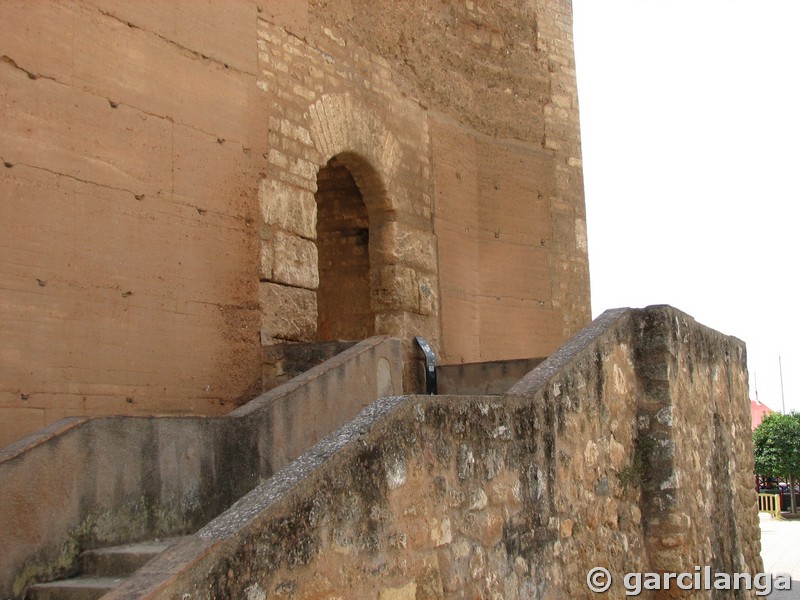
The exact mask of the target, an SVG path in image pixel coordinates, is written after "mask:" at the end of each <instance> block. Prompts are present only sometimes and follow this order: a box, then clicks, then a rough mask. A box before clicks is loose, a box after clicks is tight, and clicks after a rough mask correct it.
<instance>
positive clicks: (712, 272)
mask: <svg viewBox="0 0 800 600" xmlns="http://www.w3.org/2000/svg"><path fill="white" fill-rule="evenodd" d="M573 11H574V21H575V29H574V32H575V55H576V63H577V72H578V97H579V102H580V111H581V136H582V145H583V167H584V180H585V188H586V209H587V214H588V216H587V219H588V229H589V266H590V270H591V278H592V308H593V314H594V315H595V316H596V315H598V314H600V313H601V312H602V311H603V310H605V309H607V308H613V307H618V306H637V307H640V306H647V305H650V304H670V305H672V306H674V307H676V308H679V309H681V310H683V311H685V312H687V313H689V314H690V315H692V316H693V317H695V319H697V320H698V321H699V322H700V323H703V324H705V325H708V326H710V327H713V328H715V329H718V330H720V331H722V332H723V333H726V334H729V335H733V336H736V337H738V338H740V339H742V340H744V341H745V342H746V343H747V350H748V363H749V370H750V389H751V390H753V388H754V383H755V380H756V379H757V381H758V397H759V399H760V400H761V401H762V402H764V403H765V404H767V405H768V406H770V407H771V408H773V409H775V410H778V411H780V410H781V385H780V376H779V371H778V356H780V357H781V361H782V365H783V386H784V394H785V399H786V410H787V412H788V411H789V410H800V349H798V344H800V327H798V312H799V311H800V302H798V293H797V290H798V267H797V262H798V261H797V259H798V256H799V255H800V252H799V251H798V238H799V237H800V236H798V235H797V234H796V230H797V229H798V228H799V227H800V223H799V222H798V221H800V219H798V217H800V208H798V201H800V190H798V186H800V181H798V174H800V90H798V87H800V75H798V73H800V33H798V31H799V28H800V0H764V1H762V2H752V1H748V2H745V1H742V0H726V1H723V0H573Z"/></svg>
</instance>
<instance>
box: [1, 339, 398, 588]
mask: <svg viewBox="0 0 800 600" xmlns="http://www.w3.org/2000/svg"><path fill="white" fill-rule="evenodd" d="M402 380H403V361H402V346H401V344H400V342H399V341H398V340H396V339H389V338H383V337H377V338H371V339H369V340H366V341H364V342H361V343H359V344H357V345H356V346H353V347H352V348H349V349H348V350H346V351H344V352H343V353H341V354H339V355H337V356H335V357H333V358H331V359H329V360H327V361H325V362H324V363H322V364H320V365H318V366H316V367H314V368H312V369H311V370H309V371H307V372H306V373H304V374H303V375H301V376H299V377H296V378H294V379H293V380H291V381H290V382H288V383H285V384H283V385H281V386H279V387H277V388H275V389H273V390H271V391H269V392H267V393H265V394H263V395H261V396H259V397H257V398H255V399H254V400H252V401H251V402H249V403H248V404H246V405H244V406H242V407H240V408H239V409H237V410H236V411H233V412H232V413H230V414H229V415H226V416H224V417H150V418H148V417H101V418H94V419H89V418H85V417H84V418H72V419H66V420H64V421H60V422H58V423H56V424H54V425H52V426H50V427H49V428H47V429H45V430H43V431H41V432H39V433H37V434H35V435H33V436H30V437H28V438H26V439H23V440H21V441H20V442H18V443H16V444H14V445H11V446H9V447H7V448H5V449H3V450H2V451H0V507H2V508H0V597H2V598H9V597H14V598H20V597H22V593H23V592H24V589H25V587H26V586H27V585H28V584H30V583H33V582H36V581H49V580H53V579H58V578H59V577H60V576H63V575H65V574H68V573H70V572H72V571H73V570H74V569H75V568H76V567H77V561H78V558H79V553H80V551H82V550H85V549H87V548H95V547H98V546H105V545H113V544H119V543H128V542H132V541H140V540H148V539H153V538H163V537H169V536H174V535H179V534H185V533H190V532H193V531H196V530H197V529H198V528H199V527H201V526H202V525H204V524H205V523H207V522H208V521H209V520H210V519H212V518H213V517H215V516H216V515H218V514H219V513H220V512H222V511H223V510H224V509H225V508H227V507H228V506H230V505H231V504H232V503H233V502H234V501H235V500H237V499H238V498H240V497H241V496H242V495H243V494H245V493H246V492H247V491H249V490H250V489H252V488H253V487H255V486H256V485H257V484H258V483H259V482H261V481H264V480H265V479H266V478H268V477H269V476H270V475H272V474H273V473H275V472H277V471H278V470H280V469H281V468H283V467H285V466H286V465H287V464H289V463H290V462H291V461H292V460H294V459H295V458H297V457H298V456H299V455H300V454H302V453H303V452H305V451H306V450H307V449H308V448H309V447H311V446H313V445H314V444H315V443H316V442H318V441H319V440H320V439H322V438H324V437H325V436H327V435H329V434H330V433H331V432H332V431H335V430H336V429H337V428H339V427H341V426H342V425H343V424H345V423H347V421H348V420H350V419H351V418H352V417H353V416H355V415H356V414H357V413H358V412H359V411H360V410H361V409H363V408H364V407H365V406H366V405H368V404H369V403H370V402H372V401H373V400H375V398H378V397H379V396H382V395H392V394H398V393H402V390H403V388H402Z"/></svg>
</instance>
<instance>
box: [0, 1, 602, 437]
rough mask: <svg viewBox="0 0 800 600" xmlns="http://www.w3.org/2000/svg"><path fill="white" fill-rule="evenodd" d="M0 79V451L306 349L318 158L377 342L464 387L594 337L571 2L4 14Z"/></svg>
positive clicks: (253, 370) (21, 5) (6, 9)
mask: <svg viewBox="0 0 800 600" xmlns="http://www.w3.org/2000/svg"><path fill="white" fill-rule="evenodd" d="M0 78H2V85H0V90H1V91H0V96H1V97H2V102H0V125H2V126H1V127H0V158H2V162H3V165H4V166H2V167H0V178H2V183H0V195H2V202H1V203H0V237H1V238H2V239H3V240H4V243H3V258H2V260H1V261H0V277H2V279H3V282H4V284H3V286H2V289H0V330H2V342H0V356H1V357H2V360H0V445H3V444H5V443H8V442H11V441H13V440H15V439H18V438H19V437H21V436H22V435H24V434H26V433H28V432H30V431H33V430H35V429H37V428H39V427H42V426H44V425H45V424H47V423H51V422H53V421H55V420H58V419H60V418H63V417H65V416H71V415H83V414H88V415H101V414H150V413H165V412H168V413H182V414H190V413H191V414H220V413H225V412H227V411H229V410H230V409H231V408H233V407H234V406H236V405H238V404H240V403H241V402H243V401H245V400H246V399H249V398H251V397H253V396H254V395H255V394H256V393H257V392H258V391H259V389H260V387H261V376H262V373H261V364H262V344H272V343H276V342H285V341H308V340H314V339H315V336H316V334H317V332H316V329H317V316H316V312H317V305H316V300H317V296H316V289H317V286H318V285H319V271H318V269H317V246H316V240H315V238H316V231H317V229H316V227H317V207H316V201H315V198H314V194H315V191H316V189H317V174H318V172H319V171H320V169H322V168H323V167H324V166H325V165H326V164H327V163H328V161H329V160H330V159H332V158H334V157H335V158H336V159H337V161H338V162H339V163H341V164H343V165H345V166H346V167H347V169H348V170H349V171H350V173H351V174H352V176H353V178H354V180H355V182H356V184H357V186H358V188H359V191H360V193H361V195H362V196H363V203H364V205H365V206H366V210H367V212H368V214H369V237H368V239H369V260H370V270H369V284H368V289H369V296H370V297H369V306H370V309H371V312H372V319H373V320H372V321H371V322H370V323H368V325H369V327H370V328H372V329H373V331H372V333H375V334H388V335H392V336H397V337H400V338H402V339H403V340H404V341H405V342H406V343H407V349H408V351H409V352H410V351H411V348H410V339H411V337H412V336H414V335H423V336H425V337H426V338H427V339H428V340H429V341H430V342H431V343H432V345H433V347H434V349H435V350H436V351H437V353H438V354H439V357H440V360H441V362H444V363H459V362H472V361H479V360H481V361H483V360H497V359H505V358H520V357H530V356H544V355H547V354H549V353H550V352H552V351H553V350H555V349H556V348H557V347H558V346H559V345H560V344H561V343H563V342H564V341H565V340H566V339H567V338H568V337H569V336H570V335H571V334H572V333H574V332H575V331H576V330H577V329H579V328H580V326H582V325H584V324H585V323H586V322H588V320H589V289H588V264H587V258H586V248H587V246H586V225H585V212H584V207H583V192H582V180H581V162H580V140H579V132H578V114H577V100H576V94H575V89H576V88H575V72H574V65H573V59H572V41H571V9H570V4H569V2H566V1H561V0H551V1H547V2H544V1H540V2H535V3H531V2H526V3H523V2H516V1H512V0H504V1H502V2H472V1H465V2H452V3H445V4H442V3H440V2H434V1H433V0H430V1H427V2H390V1H389V0H381V1H378V2H367V1H346V0H332V1H323V0H316V1H310V2H306V1H303V0H294V1H292V2H282V1H281V2H279V1H277V0H236V1H233V2H225V3H223V4H219V3H212V4H210V5H203V4H202V3H197V2H165V3H160V2H158V3H156V2H152V3H150V2H146V3H129V2H118V1H116V0H81V1H78V2H70V3H66V2H58V1H55V0H54V1H52V2H36V3H29V2H22V1H9V2H4V3H2V6H0ZM520 331H524V332H526V335H524V336H523V335H519V332H520Z"/></svg>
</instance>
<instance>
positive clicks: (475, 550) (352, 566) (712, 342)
mask: <svg viewBox="0 0 800 600" xmlns="http://www.w3.org/2000/svg"><path fill="white" fill-rule="evenodd" d="M747 405H748V402H747V375H746V368H745V356H744V346H743V344H742V343H741V342H740V341H739V340H736V339H734V338H730V337H726V336H723V335H721V334H719V333H717V332H714V331H712V330H709V329H707V328H705V327H703V326H701V325H698V324H697V323H695V322H694V321H693V320H692V319H691V317H689V316H687V315H685V314H683V313H680V312H679V311H676V310H674V309H671V308H669V307H654V308H649V309H645V310H630V309H621V310H617V311H608V312H607V313H605V314H604V315H603V316H601V317H600V318H599V319H597V320H596V321H595V322H594V323H593V324H592V325H591V326H590V327H587V328H586V329H584V330H582V331H581V332H580V333H579V334H578V335H577V336H575V337H574V338H573V339H572V340H571V341H570V342H569V343H568V344H567V345H566V346H564V347H563V348H562V349H561V350H559V351H558V352H557V353H556V354H554V355H553V356H551V357H550V358H549V359H548V360H546V361H545V362H544V363H542V364H541V365H540V366H539V367H537V368H536V369H535V370H534V371H532V372H531V373H530V374H528V375H527V376H526V377H525V378H523V379H522V380H521V381H520V382H519V383H518V384H517V385H515V386H514V387H513V388H512V389H511V390H510V392H509V393H508V394H506V395H504V396H499V397H474V396H472V397H470V396H442V397H434V396H428V397H421V396H413V397H406V398H386V399H383V400H381V401H379V402H376V403H375V404H373V405H372V406H370V407H369V408H368V409H367V410H365V411H364V412H362V413H361V414H360V415H359V416H358V417H357V418H356V419H354V420H353V421H352V422H350V423H349V424H348V425H347V426H345V427H344V428H342V429H340V430H339V431H338V432H337V433H336V434H335V435H333V436H331V437H329V438H328V439H326V440H325V441H323V442H322V443H320V444H319V445H317V446H316V447H315V448H313V449H312V450H310V451H309V452H308V453H306V454H304V455H303V456H302V457H300V458H299V459H298V460H297V461H296V462H295V463H293V464H292V465H291V466H289V467H288V468H287V469H284V470H283V471H281V472H280V473H278V474H276V476H275V477H273V478H272V479H270V480H269V481H268V482H265V483H264V484H262V485H261V486H259V487H258V488H256V489H255V490H253V491H252V492H251V493H249V494H248V495H247V496H245V497H244V498H243V499H242V500H240V501H239V502H237V503H236V504H235V505H234V506H233V507H231V509H229V510H228V511H226V512H225V513H224V514H223V515H221V516H220V517H219V518H217V519H215V520H214V521H212V522H211V523H210V524H208V525H207V526H206V527H204V528H203V529H202V530H201V531H199V532H198V533H197V534H196V535H194V536H191V537H189V538H186V539H184V540H182V541H181V542H179V543H177V544H176V545H175V546H173V547H172V548H170V549H168V550H167V551H166V553H165V554H164V555H162V556H161V557H159V558H158V559H156V560H155V561H153V562H151V563H150V564H149V565H147V566H146V567H145V568H144V569H143V570H142V571H140V572H139V573H138V574H137V575H135V576H134V577H133V578H132V579H130V580H128V581H127V582H125V583H124V584H123V586H122V587H120V588H119V589H118V590H117V591H115V592H112V593H111V594H110V595H109V596H107V597H108V598H118V599H122V598H125V599H129V598H164V599H166V598H183V599H188V598H197V599H202V598H222V597H243V598H244V597H247V598H265V597H281V596H289V597H293V598H298V599H304V598H305V599H309V598H322V597H325V598H327V597H348V598H376V599H382V600H387V599H390V598H393V599H406V598H408V599H415V598H416V599H418V598H462V597H473V596H480V597H497V598H506V599H511V600H513V599H516V598H547V599H549V598H553V599H555V598H590V597H595V595H594V594H593V593H592V592H590V591H589V590H588V589H587V587H586V574H587V571H588V570H589V569H590V568H592V567H595V566H601V567H605V568H607V569H608V570H609V571H610V572H611V574H612V576H613V577H614V579H615V580H616V581H617V585H616V587H614V588H612V590H611V592H610V597H624V592H625V590H624V588H622V587H621V585H620V582H621V581H622V576H623V574H624V573H627V572H643V571H651V570H666V571H678V572H680V571H688V572H693V570H694V566H695V565H709V566H711V567H712V568H714V569H717V570H719V571H724V572H728V573H733V572H744V571H746V572H750V573H756V572H759V571H760V570H761V569H762V564H761V559H760V557H759V552H758V551H759V548H758V541H757V540H758V524H757V513H756V497H755V492H754V491H753V490H752V487H751V485H750V483H751V473H752V468H753V463H752V451H751V442H750V432H749V428H747V427H744V426H743V425H744V422H745V421H746V419H747V416H748V414H749V413H748V412H747ZM710 477H713V478H714V481H713V485H712V484H711V483H710ZM717 490H725V491H726V493H724V494H723V493H720V492H719V491H717ZM718 519H722V520H723V521H724V523H725V525H724V526H723V527H720V526H718V525H717V523H718V522H719V521H718ZM694 597H698V598H701V597H702V598H707V597H709V598H710V597H711V592H699V593H697V594H695V596H694Z"/></svg>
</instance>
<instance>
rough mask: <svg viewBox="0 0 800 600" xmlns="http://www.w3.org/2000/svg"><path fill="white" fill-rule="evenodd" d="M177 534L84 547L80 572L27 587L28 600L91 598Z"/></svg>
mask: <svg viewBox="0 0 800 600" xmlns="http://www.w3.org/2000/svg"><path fill="white" fill-rule="evenodd" d="M177 539H178V538H172V539H167V540H154V541H150V542H139V543H134V544H125V545H122V546H112V547H109V548H98V549H95V550H87V551H86V552H84V553H83V554H81V562H80V575H78V576H77V577H73V578H71V579H63V580H61V581H52V582H50V583H38V584H36V585H33V586H31V587H30V588H28V591H27V594H26V598H27V599H28V600H95V599H96V598H100V597H101V596H103V595H104V594H106V593H108V592H109V591H111V590H113V589H114V588H116V587H117V586H118V585H119V584H120V583H121V582H122V581H124V580H125V578H127V577H128V576H130V575H131V574H133V573H134V572H135V571H136V570H138V569H139V568H140V567H142V566H144V564H145V563H146V562H147V561H149V560H150V559H151V558H153V557H155V556H158V555H159V554H160V553H161V552H163V551H164V550H166V549H167V547H168V546H170V545H171V544H172V543H173V542H175V541H176V540H177Z"/></svg>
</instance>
